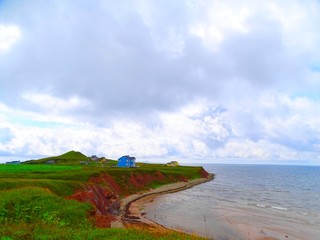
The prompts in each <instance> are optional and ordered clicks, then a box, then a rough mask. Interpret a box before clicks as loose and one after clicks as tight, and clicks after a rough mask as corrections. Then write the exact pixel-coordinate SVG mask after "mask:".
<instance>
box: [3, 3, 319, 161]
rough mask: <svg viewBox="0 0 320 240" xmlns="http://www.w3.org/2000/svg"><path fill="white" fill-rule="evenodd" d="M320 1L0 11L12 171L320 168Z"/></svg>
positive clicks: (6, 151) (6, 152)
mask: <svg viewBox="0 0 320 240" xmlns="http://www.w3.org/2000/svg"><path fill="white" fill-rule="evenodd" d="M319 42H320V2H319V1H312V0H307V1H305V0H301V1H298V0H270V1H254V0H250V1H247V0H243V1H236V0H225V1H220V0H208V1H207V0H194V1H192V0H177V1H171V0H163V1H156V0H132V1H130V0H124V1H111V0H110V1H109V0H92V1H87V0H77V1H73V0H54V1H41V0H19V1H12V0H0V162H5V161H8V160H27V159H36V158H40V157H44V156H52V155H60V154H62V153H64V152H66V151H69V150H76V151H81V152H82V153H84V154H86V155H88V156H90V155H93V154H95V155H98V156H106V157H108V158H113V159H117V158H119V157H120V156H122V155H127V154H130V155H132V156H135V157H136V158H137V160H138V161H146V162H166V161H171V160H177V161H179V162H181V163H254V164H265V163H269V164H306V165H320V45H319Z"/></svg>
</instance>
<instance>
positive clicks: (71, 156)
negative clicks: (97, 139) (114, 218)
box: [25, 151, 89, 164]
mask: <svg viewBox="0 0 320 240" xmlns="http://www.w3.org/2000/svg"><path fill="white" fill-rule="evenodd" d="M51 160H52V161H55V162H56V163H59V164H73V163H79V162H80V161H88V160H89V158H88V157H87V156H85V155H84V154H82V153H81V152H76V151H69V152H66V153H64V154H62V155H60V156H54V157H47V158H41V159H38V160H30V161H27V162H25V163H27V164H44V163H46V162H47V161H51Z"/></svg>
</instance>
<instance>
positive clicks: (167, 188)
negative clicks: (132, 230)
mask: <svg viewBox="0 0 320 240" xmlns="http://www.w3.org/2000/svg"><path fill="white" fill-rule="evenodd" d="M213 179H214V174H211V173H209V175H208V177H206V178H198V179H194V180H190V181H187V182H177V183H171V184H167V185H163V186H161V187H159V188H156V189H152V190H150V191H148V192H143V193H138V194H133V195H130V196H128V197H126V198H124V199H122V200H121V204H120V212H121V215H120V219H119V220H121V222H122V224H124V225H125V226H129V225H135V226H144V227H147V228H163V229H168V228H166V227H164V226H162V225H161V224H158V223H156V222H154V221H151V220H149V219H147V218H146V217H145V213H144V212H142V211H141V210H142V209H143V207H144V205H146V204H148V203H150V202H152V201H153V199H154V198H156V197H157V196H160V195H163V194H167V193H174V192H178V191H182V190H186V189H189V188H192V187H193V186H196V185H199V184H202V183H205V182H209V181H211V180H213ZM117 225H119V223H118V224H117ZM114 227H117V226H114ZM172 230H175V231H179V232H181V231H180V230H178V229H172ZM182 232H183V231H182Z"/></svg>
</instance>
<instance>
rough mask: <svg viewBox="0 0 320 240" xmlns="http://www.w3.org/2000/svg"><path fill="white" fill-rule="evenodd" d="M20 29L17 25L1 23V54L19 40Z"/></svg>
mask: <svg viewBox="0 0 320 240" xmlns="http://www.w3.org/2000/svg"><path fill="white" fill-rule="evenodd" d="M20 36H21V33H20V29H19V27H18V26H15V25H0V54H1V52H7V51H9V50H10V48H11V47H12V46H13V45H14V44H15V43H16V42H17V41H18V40H19V38H20Z"/></svg>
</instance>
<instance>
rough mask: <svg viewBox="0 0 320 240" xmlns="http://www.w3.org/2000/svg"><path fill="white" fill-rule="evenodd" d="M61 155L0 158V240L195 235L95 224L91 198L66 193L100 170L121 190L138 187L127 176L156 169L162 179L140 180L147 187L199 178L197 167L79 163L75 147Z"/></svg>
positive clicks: (130, 176) (151, 172)
mask: <svg viewBox="0 0 320 240" xmlns="http://www.w3.org/2000/svg"><path fill="white" fill-rule="evenodd" d="M63 155H64V154H63ZM63 155H61V156H63ZM61 156H58V157H52V158H46V159H41V160H40V161H33V162H32V164H18V165H10V164H0V240H11V239H155V238H157V239H198V238H197V237H194V236H190V235H186V234H181V233H176V232H173V231H164V232H157V231H151V232H150V231H148V230H141V229H139V230H137V229H99V228H96V227H94V224H93V223H92V221H91V220H90V215H91V214H92V211H93V207H92V206H91V205H90V204H88V203H80V202H77V201H74V200H67V199H66V198H65V197H66V196H70V195H72V194H73V193H74V192H76V191H77V190H79V189H83V187H84V186H85V184H87V183H88V180H89V179H90V177H98V176H101V175H103V174H107V175H108V176H112V178H113V179H114V180H115V181H116V182H117V184H119V186H120V187H121V188H122V189H123V192H122V193H121V194H122V195H123V196H125V195H128V194H133V193H136V192H138V191H141V190H143V189H141V188H137V187H135V186H133V185H132V184H130V181H129V180H130V179H131V178H134V177H136V178H137V179H138V178H139V176H140V177H141V176H142V175H143V176H149V177H150V176H151V177H152V176H154V175H156V174H157V173H161V175H162V176H164V177H163V179H162V180H153V181H150V182H148V183H147V184H146V185H145V188H146V189H148V188H156V187H159V186H161V185H164V184H167V183H171V182H176V181H179V179H182V178H187V179H195V178H200V177H201V174H200V170H201V167H167V166H165V165H162V164H142V163H138V164H137V165H138V166H139V167H137V168H117V167H110V165H111V166H112V165H115V161H109V164H108V165H104V166H103V167H102V165H99V164H96V163H93V164H88V165H81V164H79V161H80V160H79V153H78V152H74V151H71V152H69V153H67V154H66V155H65V156H67V158H66V159H61ZM80 156H81V153H80ZM83 156H84V155H83ZM48 159H50V160H52V159H55V161H56V162H57V164H43V163H45V162H46V161H48ZM69 160H70V161H69ZM29 163H30V162H29ZM121 194H120V196H122V195H121Z"/></svg>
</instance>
